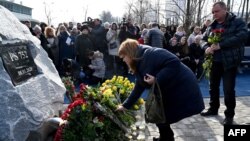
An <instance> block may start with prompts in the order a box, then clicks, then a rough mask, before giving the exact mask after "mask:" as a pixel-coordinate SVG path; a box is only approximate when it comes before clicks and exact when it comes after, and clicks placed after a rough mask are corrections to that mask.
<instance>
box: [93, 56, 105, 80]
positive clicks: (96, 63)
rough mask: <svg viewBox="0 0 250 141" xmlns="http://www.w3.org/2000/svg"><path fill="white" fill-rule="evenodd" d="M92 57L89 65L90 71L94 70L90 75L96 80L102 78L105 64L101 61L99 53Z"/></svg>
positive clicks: (101, 57)
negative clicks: (90, 66)
mask: <svg viewBox="0 0 250 141" xmlns="http://www.w3.org/2000/svg"><path fill="white" fill-rule="evenodd" d="M93 57H94V58H93V59H92V60H91V65H92V69H94V73H93V74H92V75H93V76H95V77H98V78H104V76H105V64H104V61H103V54H102V53H101V52H95V53H94V56H93Z"/></svg>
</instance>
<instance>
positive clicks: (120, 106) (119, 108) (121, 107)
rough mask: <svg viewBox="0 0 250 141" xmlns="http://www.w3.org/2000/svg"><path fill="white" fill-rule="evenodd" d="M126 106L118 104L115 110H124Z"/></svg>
mask: <svg viewBox="0 0 250 141" xmlns="http://www.w3.org/2000/svg"><path fill="white" fill-rule="evenodd" d="M125 110H126V108H124V107H123V106H122V105H118V107H117V108H116V110H115V111H125Z"/></svg>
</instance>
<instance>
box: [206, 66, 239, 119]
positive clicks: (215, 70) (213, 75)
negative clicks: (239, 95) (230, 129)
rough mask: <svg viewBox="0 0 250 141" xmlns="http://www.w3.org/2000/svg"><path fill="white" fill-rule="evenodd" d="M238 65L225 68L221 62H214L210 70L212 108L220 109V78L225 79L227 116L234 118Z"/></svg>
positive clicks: (214, 109) (213, 109) (224, 89)
mask: <svg viewBox="0 0 250 141" xmlns="http://www.w3.org/2000/svg"><path fill="white" fill-rule="evenodd" d="M236 74H237V67H233V68H230V69H228V70H224V68H223V64H222V63H221V62H213V64H212V68H211V72H210V89H209V93H210V103H209V104H210V110H212V111H218V109H219V107H220V99H219V98H220V80H221V78H222V80H223V91H224V102H225V105H226V110H225V112H224V114H225V116H226V117H229V118H233V117H234V115H235V112H234V109H235V106H236V101H235V80H236Z"/></svg>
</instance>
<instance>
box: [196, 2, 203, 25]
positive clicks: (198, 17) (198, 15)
mask: <svg viewBox="0 0 250 141" xmlns="http://www.w3.org/2000/svg"><path fill="white" fill-rule="evenodd" d="M201 2H202V0H199V3H198V12H197V22H196V23H197V25H201Z"/></svg>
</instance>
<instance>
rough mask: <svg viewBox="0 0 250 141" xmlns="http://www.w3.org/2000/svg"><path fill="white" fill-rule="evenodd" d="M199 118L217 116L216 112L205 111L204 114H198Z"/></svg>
mask: <svg viewBox="0 0 250 141" xmlns="http://www.w3.org/2000/svg"><path fill="white" fill-rule="evenodd" d="M200 115H201V116H204V117H206V116H216V115H218V111H212V110H207V111H206V112H201V113H200Z"/></svg>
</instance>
